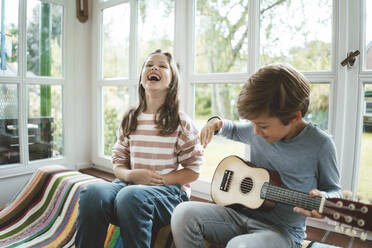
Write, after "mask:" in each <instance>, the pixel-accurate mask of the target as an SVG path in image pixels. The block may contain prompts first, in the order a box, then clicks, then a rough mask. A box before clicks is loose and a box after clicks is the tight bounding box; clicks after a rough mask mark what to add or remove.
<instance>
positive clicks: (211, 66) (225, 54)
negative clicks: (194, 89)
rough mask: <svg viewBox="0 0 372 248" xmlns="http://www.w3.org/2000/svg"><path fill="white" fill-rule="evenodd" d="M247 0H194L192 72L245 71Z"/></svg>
mask: <svg viewBox="0 0 372 248" xmlns="http://www.w3.org/2000/svg"><path fill="white" fill-rule="evenodd" d="M248 5H249V4H248V0H239V1H238V0H232V1H208V0H198V1H197V3H196V6H197V7H196V17H195V18H196V19H195V36H196V41H195V56H196V57H195V69H194V70H195V71H196V72H200V73H203V72H209V73H213V72H246V71H247V68H248V66H247V60H248V28H249V25H248Z"/></svg>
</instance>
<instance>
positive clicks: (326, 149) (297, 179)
mask: <svg viewBox="0 0 372 248" xmlns="http://www.w3.org/2000/svg"><path fill="white" fill-rule="evenodd" d="M218 134H219V135H222V136H224V137H226V138H228V139H232V140H235V141H240V142H243V143H246V144H249V145H250V148H251V162H252V163H253V164H255V165H256V166H257V167H261V168H266V169H270V170H275V171H276V172H278V173H279V175H280V177H281V180H282V183H283V185H284V186H285V187H287V188H289V189H293V190H297V191H301V192H304V193H309V192H310V190H312V189H318V190H321V191H324V192H325V193H326V197H341V192H340V189H341V187H340V185H339V179H340V175H339V170H338V167H337V158H336V157H337V156H336V147H335V144H334V142H333V140H332V138H331V136H330V135H328V134H327V133H326V132H324V131H323V130H321V129H320V128H319V127H317V126H316V125H313V124H311V123H308V124H307V125H306V126H305V128H304V129H303V130H302V131H301V132H300V133H299V134H298V135H297V136H295V137H293V138H291V139H289V140H280V141H278V142H275V143H271V144H269V143H267V142H265V140H264V139H263V138H261V136H259V135H255V134H254V127H253V125H252V123H251V122H249V121H246V122H240V123H234V122H232V121H229V120H223V127H222V128H221V129H220V130H219V132H218ZM244 212H245V213H246V214H248V215H250V216H252V217H254V218H259V219H261V220H264V221H266V222H268V223H270V224H272V225H275V226H278V227H279V228H281V229H282V230H284V231H286V232H288V233H289V235H290V236H291V237H292V238H293V239H294V240H295V241H296V242H298V243H302V241H303V239H304V238H305V237H306V234H305V229H306V217H305V216H303V215H300V214H298V213H295V212H293V207H292V206H288V205H284V204H280V203H277V204H276V206H275V208H274V209H272V210H270V211H260V210H258V211H257V210H250V209H244Z"/></svg>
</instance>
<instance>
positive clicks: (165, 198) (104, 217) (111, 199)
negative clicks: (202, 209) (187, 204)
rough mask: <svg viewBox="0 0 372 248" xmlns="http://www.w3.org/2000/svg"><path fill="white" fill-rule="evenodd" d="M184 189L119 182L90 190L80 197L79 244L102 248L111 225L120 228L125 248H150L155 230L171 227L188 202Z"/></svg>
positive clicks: (103, 183) (77, 235)
mask: <svg viewBox="0 0 372 248" xmlns="http://www.w3.org/2000/svg"><path fill="white" fill-rule="evenodd" d="M187 200H188V197H187V195H186V193H185V192H184V191H183V190H181V186H180V185H176V184H174V185H162V186H146V185H128V183H126V182H124V181H121V180H119V179H116V180H114V181H113V182H112V183H109V182H100V183H94V184H90V185H88V186H87V188H86V189H84V190H82V191H81V193H80V201H79V213H78V217H77V223H76V229H77V230H76V239H75V244H76V247H78V248H94V247H99V248H102V247H103V245H104V242H105V238H106V233H107V228H108V225H109V223H112V224H114V225H116V226H119V227H120V235H121V237H122V239H123V247H124V248H126V247H130V248H135V247H141V248H144V247H150V244H151V233H152V230H153V228H157V229H159V228H160V227H162V226H165V225H168V224H169V223H170V219H171V214H172V212H173V209H174V208H175V207H176V206H177V205H178V204H179V203H181V202H183V201H187Z"/></svg>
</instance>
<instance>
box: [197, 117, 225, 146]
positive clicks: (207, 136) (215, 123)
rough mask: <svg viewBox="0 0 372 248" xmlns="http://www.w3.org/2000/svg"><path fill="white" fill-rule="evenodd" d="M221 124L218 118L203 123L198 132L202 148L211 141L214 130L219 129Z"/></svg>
mask: <svg viewBox="0 0 372 248" xmlns="http://www.w3.org/2000/svg"><path fill="white" fill-rule="evenodd" d="M222 126H223V121H222V120H221V119H219V118H213V119H211V120H210V121H208V122H207V124H205V126H204V127H203V128H202V130H201V132H200V143H201V144H202V145H203V147H204V148H206V147H207V145H208V144H209V142H211V140H212V138H213V136H214V132H215V131H218V130H220V129H221V128H222Z"/></svg>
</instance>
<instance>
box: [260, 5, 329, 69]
mask: <svg viewBox="0 0 372 248" xmlns="http://www.w3.org/2000/svg"><path fill="white" fill-rule="evenodd" d="M260 23H261V25H260V64H261V65H267V64H271V63H274V62H287V63H290V64H292V65H293V66H294V67H295V68H296V69H298V70H304V71H315V70H330V69H331V49H332V48H331V43H332V1H324V0H313V1H289V0H285V1H277V0H260Z"/></svg>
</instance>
